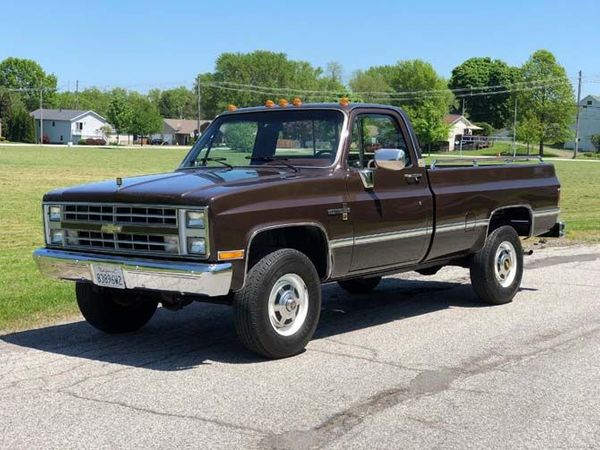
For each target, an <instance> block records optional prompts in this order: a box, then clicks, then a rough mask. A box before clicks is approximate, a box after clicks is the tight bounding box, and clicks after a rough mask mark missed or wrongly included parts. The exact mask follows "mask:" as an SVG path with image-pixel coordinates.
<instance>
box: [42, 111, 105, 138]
mask: <svg viewBox="0 0 600 450" xmlns="http://www.w3.org/2000/svg"><path fill="white" fill-rule="evenodd" d="M31 115H32V116H33V118H34V119H35V133H36V136H37V137H38V139H39V136H40V119H42V118H43V133H44V142H48V143H51V144H66V143H68V142H72V143H73V144H77V143H78V142H79V140H80V139H88V138H92V139H106V137H105V135H104V133H103V132H102V130H101V128H102V127H103V126H104V125H107V124H108V122H107V121H106V119H105V118H104V117H102V116H101V115H100V114H98V113H96V112H94V111H80V110H76V109H43V110H40V109H36V110H35V111H33V112H32V113H31Z"/></svg>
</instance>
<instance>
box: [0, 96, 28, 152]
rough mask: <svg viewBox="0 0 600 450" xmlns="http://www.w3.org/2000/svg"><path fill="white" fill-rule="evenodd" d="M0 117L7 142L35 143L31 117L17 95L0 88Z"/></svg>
mask: <svg viewBox="0 0 600 450" xmlns="http://www.w3.org/2000/svg"><path fill="white" fill-rule="evenodd" d="M0 117H2V118H3V123H2V126H3V133H4V135H5V136H6V138H7V139H8V140H9V141H13V142H31V143H33V142H35V126H34V121H33V117H31V116H30V114H29V112H28V111H27V109H26V108H25V105H24V104H23V102H22V100H21V98H20V96H19V95H18V94H16V93H14V92H9V91H8V90H7V89H5V88H1V87H0Z"/></svg>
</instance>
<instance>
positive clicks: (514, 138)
mask: <svg viewBox="0 0 600 450" xmlns="http://www.w3.org/2000/svg"><path fill="white" fill-rule="evenodd" d="M516 156H517V97H516V96H515V117H514V118H513V158H514V157H516Z"/></svg>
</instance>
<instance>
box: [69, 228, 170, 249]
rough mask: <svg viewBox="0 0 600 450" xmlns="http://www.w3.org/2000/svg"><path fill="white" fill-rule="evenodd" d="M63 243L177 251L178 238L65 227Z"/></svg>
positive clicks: (97, 246) (91, 246) (72, 245)
mask: <svg viewBox="0 0 600 450" xmlns="http://www.w3.org/2000/svg"><path fill="white" fill-rule="evenodd" d="M65 234H66V236H65V245H66V246H67V247H80V248H89V249H96V250H126V251H139V252H144V253H169V254H177V253H178V252H179V246H178V242H179V239H178V237H177V236H174V235H162V234H142V233H103V232H98V231H83V230H73V229H67V230H66V233H65Z"/></svg>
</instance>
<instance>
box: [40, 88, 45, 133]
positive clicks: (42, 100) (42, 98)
mask: <svg viewBox="0 0 600 450" xmlns="http://www.w3.org/2000/svg"><path fill="white" fill-rule="evenodd" d="M43 143H44V88H40V145H41V144H43Z"/></svg>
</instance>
